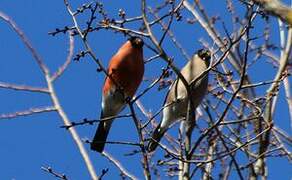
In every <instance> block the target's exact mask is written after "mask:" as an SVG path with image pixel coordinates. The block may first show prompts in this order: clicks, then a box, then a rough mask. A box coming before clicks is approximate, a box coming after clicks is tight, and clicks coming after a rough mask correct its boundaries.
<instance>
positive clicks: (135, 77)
mask: <svg viewBox="0 0 292 180" xmlns="http://www.w3.org/2000/svg"><path fill="white" fill-rule="evenodd" d="M108 74H109V75H110V77H106V79H105V83H104V86H103V94H104V95H106V94H107V93H108V92H109V90H111V89H112V88H115V89H116V88H117V86H118V87H120V88H121V89H122V90H123V91H124V93H125V95H126V96H129V97H133V95H134V94H135V92H136V90H137V88H138V87H139V85H140V83H141V81H142V78H143V74H144V61H143V48H142V47H134V46H133V44H132V43H131V42H130V41H127V42H126V43H124V44H123V45H122V47H121V48H120V49H119V50H118V52H117V53H116V54H115V55H114V56H113V57H112V59H111V60H110V63H109V67H108Z"/></svg>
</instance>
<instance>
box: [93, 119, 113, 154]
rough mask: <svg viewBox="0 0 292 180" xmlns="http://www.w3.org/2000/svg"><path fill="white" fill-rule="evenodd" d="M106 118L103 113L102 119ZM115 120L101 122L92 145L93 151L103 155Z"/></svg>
mask: <svg viewBox="0 0 292 180" xmlns="http://www.w3.org/2000/svg"><path fill="white" fill-rule="evenodd" d="M102 118H104V117H103V115H102V113H101V119H102ZM112 122H113V119H110V120H106V121H101V122H100V123H99V125H98V128H97V130H96V132H95V135H94V138H93V140H92V142H91V144H90V148H91V150H94V151H97V152H100V153H102V151H103V149H104V146H105V142H106V139H107V136H108V133H109V131H110V128H111V124H112Z"/></svg>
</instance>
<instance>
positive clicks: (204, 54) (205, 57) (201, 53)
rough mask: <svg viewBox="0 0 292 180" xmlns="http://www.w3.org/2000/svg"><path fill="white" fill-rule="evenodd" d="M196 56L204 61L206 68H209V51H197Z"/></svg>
mask: <svg viewBox="0 0 292 180" xmlns="http://www.w3.org/2000/svg"><path fill="white" fill-rule="evenodd" d="M197 55H198V56H199V58H201V59H202V60H204V61H205V63H206V64H207V66H209V64H210V59H211V51H210V50H209V49H200V50H198V52H197Z"/></svg>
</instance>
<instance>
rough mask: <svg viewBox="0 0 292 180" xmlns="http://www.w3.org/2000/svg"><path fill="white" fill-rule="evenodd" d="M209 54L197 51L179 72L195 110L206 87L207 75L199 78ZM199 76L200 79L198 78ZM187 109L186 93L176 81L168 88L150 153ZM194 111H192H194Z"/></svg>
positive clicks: (208, 52) (183, 117)
mask: <svg viewBox="0 0 292 180" xmlns="http://www.w3.org/2000/svg"><path fill="white" fill-rule="evenodd" d="M210 59H211V52H210V51H209V50H206V49H201V50H199V51H198V52H197V53H196V54H195V55H194V56H193V58H192V60H191V61H189V62H188V63H187V64H186V65H185V66H184V67H183V69H182V70H181V74H182V75H183V77H184V78H185V80H186V81H187V83H188V85H189V89H190V91H191V92H190V94H191V102H192V107H193V108H196V107H197V106H198V105H199V104H200V103H201V101H202V99H203V98H204V95H205V94H206V92H207V86H208V74H207V73H206V74H205V75H203V76H201V75H202V73H203V72H204V71H205V70H206V69H207V68H208V67H209V64H210ZM199 76H200V77H199ZM187 109H188V93H187V89H186V87H185V85H184V84H183V81H182V80H180V79H177V80H176V81H174V82H173V83H172V85H171V86H170V90H169V92H168V94H167V96H166V99H165V102H164V109H163V112H162V121H161V122H160V124H159V125H158V126H157V127H156V129H155V130H154V132H153V134H152V137H151V139H150V142H149V144H148V151H149V152H152V151H154V150H155V149H156V147H157V146H158V142H159V141H160V139H161V138H162V137H163V135H164V133H165V132H166V131H167V130H168V128H169V127H170V126H171V125H172V124H173V123H174V122H176V121H177V120H182V119H185V117H186V115H187ZM194 110H195V109H193V111H194Z"/></svg>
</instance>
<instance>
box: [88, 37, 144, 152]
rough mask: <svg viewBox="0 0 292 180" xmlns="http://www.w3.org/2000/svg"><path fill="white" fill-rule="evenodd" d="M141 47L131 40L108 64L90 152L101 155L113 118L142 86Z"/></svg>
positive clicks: (142, 43)
mask: <svg viewBox="0 0 292 180" xmlns="http://www.w3.org/2000/svg"><path fill="white" fill-rule="evenodd" d="M143 45H144V42H143V40H142V39H141V38H140V37H137V36H132V37H130V38H129V39H128V40H127V41H126V42H125V43H124V44H123V45H122V46H121V47H120V49H119V50H118V51H117V53H116V54H115V55H114V56H113V57H112V58H111V60H110V62H109V66H108V69H107V77H106V78H105V81H104V85H103V90H102V103H101V113H100V119H101V121H100V123H99V125H98V128H97V130H96V132H95V135H94V137H93V140H92V142H91V143H90V148H91V150H93V151H97V152H100V153H102V152H103V150H104V146H105V143H106V139H107V136H108V134H109V131H110V128H111V125H112V122H113V120H114V117H115V116H117V115H118V114H119V113H120V112H121V111H122V110H123V109H124V108H125V106H126V105H127V103H128V102H129V100H130V99H131V98H132V97H133V96H134V94H135V92H136V90H137V89H138V87H139V85H140V84H141V82H142V79H143V75H144V60H143ZM103 119H104V121H103Z"/></svg>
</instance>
